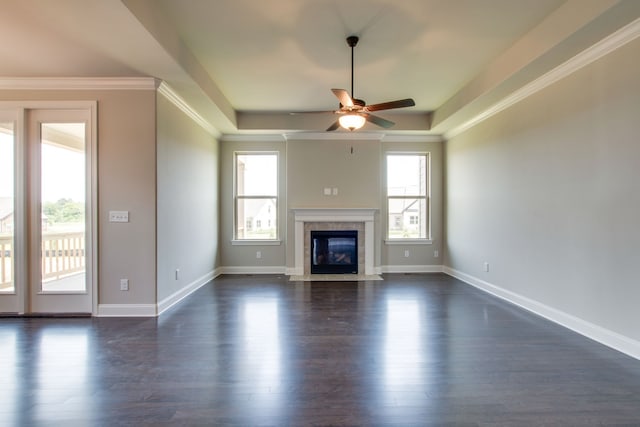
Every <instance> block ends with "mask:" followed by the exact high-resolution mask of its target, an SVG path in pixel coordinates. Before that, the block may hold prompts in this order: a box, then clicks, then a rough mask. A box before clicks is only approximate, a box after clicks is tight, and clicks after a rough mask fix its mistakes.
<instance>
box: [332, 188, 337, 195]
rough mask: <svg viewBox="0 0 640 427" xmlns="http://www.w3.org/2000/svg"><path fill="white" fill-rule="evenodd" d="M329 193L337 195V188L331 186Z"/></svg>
mask: <svg viewBox="0 0 640 427" xmlns="http://www.w3.org/2000/svg"><path fill="white" fill-rule="evenodd" d="M331 193H332V194H333V195H334V196H337V195H338V189H337V188H333V190H331Z"/></svg>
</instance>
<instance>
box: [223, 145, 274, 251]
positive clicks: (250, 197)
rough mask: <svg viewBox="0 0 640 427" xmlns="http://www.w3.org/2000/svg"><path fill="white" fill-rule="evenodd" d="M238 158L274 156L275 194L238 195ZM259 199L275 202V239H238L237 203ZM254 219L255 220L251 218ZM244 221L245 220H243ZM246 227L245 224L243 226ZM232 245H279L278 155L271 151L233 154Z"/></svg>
mask: <svg viewBox="0 0 640 427" xmlns="http://www.w3.org/2000/svg"><path fill="white" fill-rule="evenodd" d="M238 156H275V158H276V172H275V174H276V176H275V179H276V194H269V195H251V194H244V195H239V194H238ZM259 199H274V200H275V212H274V215H275V219H274V227H275V237H273V238H268V239H256V238H239V237H238V234H239V233H238V231H239V229H238V203H239V201H240V200H259ZM253 219H255V218H253ZM244 220H246V218H245V219H244ZM245 227H246V224H245ZM231 243H232V244H233V245H279V244H280V153H279V152H278V151H272V150H266V151H263V150H255V151H253V150H249V151H247V150H243V151H234V152H233V232H232V240H231Z"/></svg>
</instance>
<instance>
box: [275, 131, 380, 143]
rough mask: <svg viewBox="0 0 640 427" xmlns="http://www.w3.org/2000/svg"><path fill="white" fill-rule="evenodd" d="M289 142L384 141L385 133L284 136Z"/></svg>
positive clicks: (311, 133) (289, 134)
mask: <svg viewBox="0 0 640 427" xmlns="http://www.w3.org/2000/svg"><path fill="white" fill-rule="evenodd" d="M283 136H284V138H285V139H286V140H287V141H303V140H304V141H309V140H311V141H328V140H340V141H345V140H346V141H363V140H365V141H382V138H384V133H379V132H293V133H285V134H283Z"/></svg>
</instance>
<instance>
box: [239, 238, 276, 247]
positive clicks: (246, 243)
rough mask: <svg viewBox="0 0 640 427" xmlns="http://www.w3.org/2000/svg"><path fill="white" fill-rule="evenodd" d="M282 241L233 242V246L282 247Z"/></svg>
mask: <svg viewBox="0 0 640 427" xmlns="http://www.w3.org/2000/svg"><path fill="white" fill-rule="evenodd" d="M281 244H282V240H248V239H247V240H232V241H231V245H232V246H280V245H281Z"/></svg>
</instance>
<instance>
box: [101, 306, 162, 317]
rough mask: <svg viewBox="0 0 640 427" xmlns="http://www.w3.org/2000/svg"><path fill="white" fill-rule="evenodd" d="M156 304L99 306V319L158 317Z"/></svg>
mask: <svg viewBox="0 0 640 427" xmlns="http://www.w3.org/2000/svg"><path fill="white" fill-rule="evenodd" d="M157 307H158V306H157V305H156V304H99V305H98V314H97V315H96V316H97V317H156V316H157V315H158V313H157Z"/></svg>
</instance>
